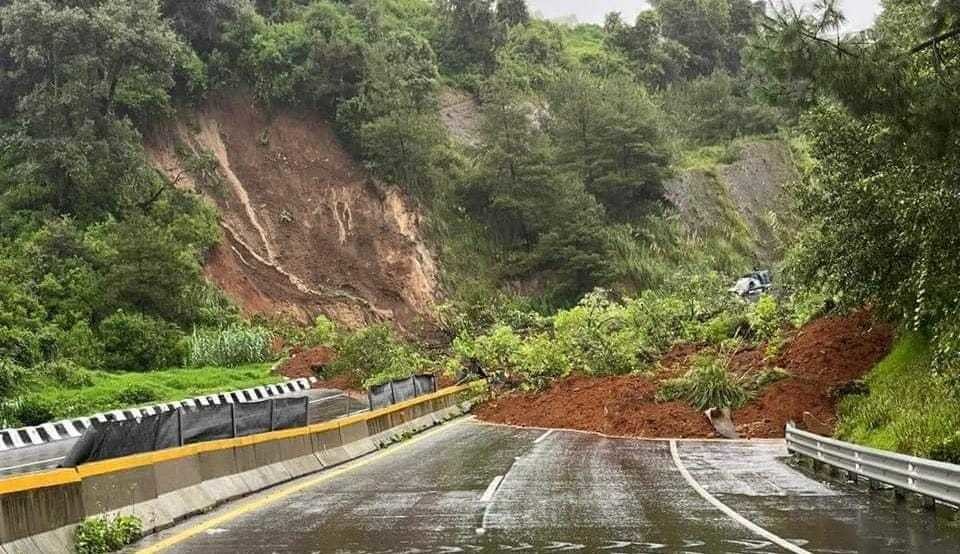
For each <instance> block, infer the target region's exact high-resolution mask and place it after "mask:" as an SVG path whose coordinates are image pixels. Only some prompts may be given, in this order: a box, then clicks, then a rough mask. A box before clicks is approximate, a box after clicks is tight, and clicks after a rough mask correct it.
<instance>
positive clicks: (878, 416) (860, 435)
mask: <svg viewBox="0 0 960 554" xmlns="http://www.w3.org/2000/svg"><path fill="white" fill-rule="evenodd" d="M933 356H934V353H933V349H932V347H931V346H930V343H929V341H928V340H927V339H925V338H924V337H923V336H921V335H918V334H915V333H908V334H905V335H904V336H902V337H901V338H900V340H899V341H898V342H897V344H896V345H895V346H894V350H893V352H891V353H890V355H889V356H888V357H887V358H886V359H885V360H883V361H882V362H881V363H880V364H878V365H877V367H876V368H875V369H874V370H873V371H872V372H871V373H870V375H869V377H867V379H866V385H867V389H868V391H869V392H868V393H867V394H858V395H853V396H850V397H848V398H846V399H845V400H844V401H843V403H842V404H841V406H840V416H841V424H840V428H839V430H838V431H837V434H838V436H839V437H840V438H842V439H845V440H851V441H854V442H858V443H860V444H864V445H867V446H872V447H874V448H881V449H884V450H894V451H897V452H903V453H906V454H911V455H914V456H923V457H927V458H933V459H936V460H940V461H944V462H950V463H954V464H960V413H957V410H956V407H957V397H956V391H955V385H954V384H953V383H951V382H950V380H949V378H948V377H947V376H945V375H937V374H936V373H934V372H932V371H930V368H931V366H932V365H933Z"/></svg>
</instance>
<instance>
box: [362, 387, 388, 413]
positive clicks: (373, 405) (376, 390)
mask: <svg viewBox="0 0 960 554" xmlns="http://www.w3.org/2000/svg"><path fill="white" fill-rule="evenodd" d="M367 398H369V399H370V409H371V410H379V409H380V408H386V407H387V406H390V405H391V404H393V391H392V389H391V388H390V383H387V384H385V385H378V386H376V387H370V388H369V389H367Z"/></svg>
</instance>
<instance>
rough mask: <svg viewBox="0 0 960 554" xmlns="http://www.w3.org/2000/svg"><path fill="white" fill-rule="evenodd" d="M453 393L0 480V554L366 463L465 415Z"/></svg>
mask: <svg viewBox="0 0 960 554" xmlns="http://www.w3.org/2000/svg"><path fill="white" fill-rule="evenodd" d="M469 391H470V388H469V387H453V388H450V389H445V390H442V391H439V392H436V393H433V394H430V395H426V396H421V397H418V398H414V399H411V400H408V401H406V402H402V403H399V404H395V405H393V406H390V407H388V408H384V409H382V410H377V411H375V412H370V413H365V414H358V415H356V416H352V417H348V418H344V419H340V420H335V421H331V422H327V423H322V424H318V425H311V426H308V427H302V428H298V429H288V430H284V431H275V432H271V433H264V434H262V435H255V436H250V437H241V438H235V439H225V440H218V441H211V442H205V443H199V444H194V445H189V446H183V447H179V448H171V449H169V450H162V451H158V452H149V453H145V454H137V455H134V456H128V457H125V458H117V459H113V460H105V461H102V462H94V463H90V464H85V465H82V466H80V467H78V468H75V469H61V470H53V471H47V472H43V473H37V474H31V475H24V476H17V477H12V478H8V479H2V480H0V554H11V553H18V554H19V553H25V554H37V553H43V554H46V553H49V552H69V551H71V550H72V549H73V546H72V545H73V535H74V532H75V529H76V527H77V525H78V524H80V523H81V522H82V521H83V520H84V519H86V518H90V517H97V516H104V515H105V516H114V515H118V514H123V515H135V516H137V517H139V518H140V519H141V521H142V522H143V527H144V532H145V533H152V532H155V531H158V530H161V529H163V528H165V527H168V526H171V525H173V524H174V523H176V522H178V521H180V520H182V519H184V518H186V517H189V516H191V515H195V514H198V513H202V512H205V511H208V510H211V509H213V508H214V507H216V506H218V505H220V504H222V503H224V502H227V501H230V500H233V499H235V498H238V497H241V496H244V495H248V494H251V493H254V492H257V491H260V490H263V489H266V488H269V487H272V486H275V485H277V484H279V483H283V482H285V481H290V480H293V479H296V478H298V477H302V476H304V475H308V474H311V473H315V472H318V471H322V470H323V469H325V468H329V467H332V466H335V465H338V464H342V463H344V462H347V461H350V460H354V459H357V458H360V457H362V456H365V455H367V454H369V453H371V452H373V451H375V450H377V449H378V448H381V447H383V446H384V445H386V444H389V443H390V442H393V441H394V440H395V439H396V438H397V437H399V436H403V435H406V434H411V433H415V432H418V431H421V430H423V429H426V428H428V427H431V426H433V425H436V424H438V423H440V422H442V421H445V420H446V419H449V418H450V417H452V416H453V415H455V414H458V413H463V412H464V411H465V410H467V409H469V401H465V399H464V398H463V395H465V394H468V393H469Z"/></svg>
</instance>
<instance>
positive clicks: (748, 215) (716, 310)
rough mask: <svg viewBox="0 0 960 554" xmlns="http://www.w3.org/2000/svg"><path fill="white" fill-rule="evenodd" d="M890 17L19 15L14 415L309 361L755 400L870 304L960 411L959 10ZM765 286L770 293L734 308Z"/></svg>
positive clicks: (283, 5)
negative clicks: (779, 367)
mask: <svg viewBox="0 0 960 554" xmlns="http://www.w3.org/2000/svg"><path fill="white" fill-rule="evenodd" d="M886 4H887V5H885V10H884V12H883V15H882V16H881V17H880V19H879V20H878V22H877V24H876V25H875V27H874V28H873V29H871V30H869V31H867V32H866V34H865V35H853V36H847V37H844V36H843V35H842V34H840V33H839V32H838V31H837V30H838V29H839V28H840V26H841V25H842V15H841V14H840V13H839V12H838V11H837V9H836V3H835V2H832V1H830V2H825V3H822V4H818V7H817V8H816V9H813V10H807V11H803V12H799V11H795V10H791V9H790V8H789V7H787V8H783V9H777V10H764V8H763V7H762V6H758V5H755V4H753V3H751V2H750V1H749V0H719V1H710V2H706V1H700V0H657V1H656V2H654V3H653V7H652V8H651V9H650V10H647V11H644V12H642V13H641V14H640V15H639V16H638V17H637V18H636V20H634V21H623V19H622V18H621V17H620V16H619V15H618V14H610V15H609V16H608V17H607V19H606V21H605V22H604V24H603V25H579V26H567V25H560V24H555V23H550V22H545V21H539V20H535V19H533V18H531V17H530V14H529V12H528V10H527V7H526V5H525V3H524V1H523V0H500V1H497V2H495V1H493V0H436V1H429V0H353V1H334V0H257V1H253V0H208V1H204V2H197V1H194V0H3V1H0V357H2V358H0V369H2V372H0V384H2V386H3V388H2V390H0V395H2V396H3V398H4V399H6V404H7V406H8V409H7V410H6V413H7V414H8V415H7V421H8V422H9V423H17V422H25V421H27V420H29V419H30V418H29V417H27V415H28V414H25V413H21V412H20V411H18V410H19V408H18V406H22V405H29V403H30V402H24V400H30V399H31V398H34V399H35V398H39V396H42V392H43V391H41V390H38V389H36V388H35V387H32V386H31V385H30V384H29V383H30V380H29V378H28V377H29V376H31V375H49V374H56V373H57V372H62V371H67V370H63V369H62V368H64V367H66V368H70V369H69V372H71V375H74V374H76V375H81V374H82V373H83V372H84V371H88V370H98V371H100V370H102V371H112V372H127V371H130V370H141V371H150V370H155V369H158V368H162V367H171V366H177V365H183V364H187V363H189V364H191V365H197V364H200V363H202V362H199V360H210V359H216V360H220V361H222V365H238V364H242V363H244V362H261V361H263V360H266V359H270V358H276V357H279V356H282V355H284V354H285V353H286V352H287V351H288V350H289V349H291V348H294V347H310V346H317V345H323V346H332V347H334V349H335V350H337V351H339V353H340V358H339V359H338V360H337V362H336V363H335V364H334V365H333V366H332V367H331V368H328V369H327V370H326V371H327V372H328V373H331V375H323V376H325V377H329V376H332V373H336V372H340V373H343V372H349V373H351V375H353V376H355V377H356V379H357V380H358V381H359V382H361V383H363V382H365V383H368V384H369V383H374V382H379V381H382V380H384V379H387V378H390V377H394V376H398V375H402V374H408V373H410V372H412V371H422V370H426V369H431V368H432V369H439V368H441V367H447V368H449V369H450V370H451V371H453V372H456V371H464V370H467V369H477V368H478V367H479V368H484V367H485V368H486V370H487V371H488V372H492V373H498V374H502V375H504V376H506V377H507V379H506V381H508V382H510V383H511V384H515V385H518V386H521V387H525V388H528V389H537V388H541V387H543V386H546V385H548V384H549V383H550V382H552V381H553V380H554V379H556V378H557V377H560V376H563V375H565V374H567V373H569V372H570V371H580V372H587V373H591V374H596V375H607V374H622V373H632V372H645V371H648V370H649V369H650V368H651V367H652V366H654V365H655V364H656V363H657V359H658V357H659V356H662V355H664V354H665V353H668V352H669V351H670V349H671V348H673V347H674V346H676V345H677V344H679V343H686V342H691V341H695V342H700V343H703V344H705V345H708V346H709V347H710V348H712V349H714V352H713V353H712V355H713V357H714V361H715V363H713V365H711V364H706V365H707V366H710V367H709V368H708V369H709V371H707V370H704V371H699V372H691V373H690V374H689V375H688V376H686V377H684V378H686V379H688V382H686V383H685V384H684V386H683V387H677V389H678V390H698V389H697V387H695V386H694V385H696V384H697V383H695V382H694V381H695V380H697V379H701V378H703V379H704V382H707V381H709V382H712V383H714V384H715V385H716V386H717V387H728V388H729V385H730V384H731V383H730V382H729V380H730V379H732V377H730V376H729V375H728V373H729V372H727V373H725V372H724V371H725V370H724V368H725V367H726V365H725V361H724V358H725V357H729V356H730V355H731V353H732V352H736V351H737V349H738V347H737V346H736V345H737V344H741V345H742V344H743V343H747V344H752V345H754V347H759V346H757V345H760V344H767V345H772V346H770V347H771V348H774V349H776V346H777V344H778V343H780V344H782V340H781V339H783V337H784V336H786V335H787V334H789V332H790V328H791V325H797V326H799V325H802V324H803V323H805V322H807V321H809V320H810V319H811V318H812V317H814V316H817V315H820V314H822V313H824V312H826V311H829V310H840V311H849V310H854V309H860V308H862V307H864V306H870V307H871V308H872V310H873V313H875V314H876V315H877V316H879V317H880V318H881V319H885V320H887V321H889V322H892V323H895V324H898V325H900V326H901V327H902V328H905V329H906V328H909V329H910V330H912V331H913V332H914V333H916V336H918V337H922V338H921V339H917V340H922V341H926V342H928V343H929V344H930V352H931V356H930V358H929V359H930V363H929V364H928V365H929V367H927V368H926V370H927V371H928V372H930V373H931V374H936V375H937V376H938V377H937V378H938V379H941V378H942V382H943V383H945V385H944V386H945V389H944V390H946V391H948V394H955V393H957V392H960V391H958V389H960V387H957V386H955V383H956V382H957V379H956V375H957V370H956V369H955V368H957V367H958V363H960V361H958V360H957V358H956V356H957V354H956V353H957V352H958V351H960V346H958V344H957V342H958V336H960V335H958V331H957V329H958V326H957V322H956V314H957V313H960V310H958V309H957V308H958V306H957V302H958V299H957V296H956V293H955V291H956V290H957V285H958V283H956V280H957V278H958V277H957V275H960V271H958V269H960V268H957V267H956V264H957V263H960V262H958V260H960V256H957V252H958V247H960V245H958V244H957V243H956V240H957V239H956V237H957V234H956V233H955V232H953V231H954V230H953V227H952V225H953V224H954V223H953V222H955V221H956V220H957V217H956V216H957V212H958V209H960V205H958V202H957V196H956V194H954V189H955V187H956V185H957V179H958V177H957V175H958V168H957V163H956V159H954V158H955V156H950V155H949V153H951V152H953V151H955V150H956V149H957V147H958V146H960V142H958V141H960V138H958V137H960V136H958V134H957V133H958V131H957V129H960V121H958V120H957V118H958V117H960V113H958V112H957V110H956V106H957V100H958V99H957V94H958V93H957V91H958V90H960V87H958V86H957V84H958V83H957V79H958V77H957V64H958V63H960V61H958V54H960V51H958V48H960V47H958V41H957V37H958V36H960V30H958V29H960V13H958V8H957V6H956V2H950V1H947V0H936V1H934V0H916V1H913V2H907V3H903V2H892V1H891V2H887V3H886ZM838 37H839V38H838ZM783 260H785V263H784V264H783V265H782V266H780V263H779V262H781V261H783ZM757 265H765V266H768V267H772V266H777V267H776V269H777V270H778V271H777V276H778V285H779V286H778V290H777V296H776V298H774V297H766V298H763V299H761V300H760V302H758V303H757V304H756V305H749V306H748V305H745V304H743V303H742V302H740V301H738V300H736V299H734V298H731V297H729V295H728V294H727V293H726V292H725V291H726V288H727V287H729V286H730V285H731V284H732V279H733V278H735V277H736V276H738V275H739V274H741V273H743V272H744V271H747V270H749V269H750V268H751V267H752V266H757ZM788 320H790V321H788ZM305 324H306V325H305ZM251 338H256V340H255V343H256V344H257V345H260V346H258V347H257V348H252V349H251V348H249V346H250V344H251V342H250V339H251ZM244 352H249V354H248V355H244V354H243V353H244ZM218 365H220V364H218ZM58 368H59V369H58ZM769 369H771V370H774V369H776V368H769ZM223 371H224V372H228V371H230V370H228V369H224V370H223ZM707 378H709V379H707ZM708 392H709V391H708ZM873 394H876V395H881V396H882V395H885V394H888V393H886V392H884V389H883V388H882V387H877V389H876V390H875V391H874V393H873ZM703 397H708V398H718V397H719V396H717V395H712V394H707V395H703ZM724 397H729V398H739V397H740V395H739V394H732V395H724ZM841 428H843V422H841ZM895 446H896V445H895ZM898 447H899V446H898Z"/></svg>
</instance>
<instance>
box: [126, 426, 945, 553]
mask: <svg viewBox="0 0 960 554" xmlns="http://www.w3.org/2000/svg"><path fill="white" fill-rule="evenodd" d="M673 449H676V452H677V455H676V457H674V454H673V452H672V450H673ZM785 454H786V453H785V451H784V447H783V443H782V441H754V442H744V441H737V442H722V441H713V442H699V441H693V442H678V443H675V444H671V443H670V442H669V441H639V440H632V439H626V440H621V439H607V438H603V437H599V436H596V435H592V434H585V433H573V432H561V431H557V432H551V433H549V434H545V433H544V432H542V431H537V430H532V429H517V428H511V427H502V426H493V425H485V424H481V423H478V422H472V421H469V420H466V421H465V420H460V421H458V422H454V423H452V424H448V425H447V426H445V427H441V428H440V429H438V430H435V431H432V432H429V433H428V434H426V435H424V436H421V437H418V438H414V439H413V440H411V441H408V442H404V443H401V444H400V445H398V446H395V447H392V448H390V449H388V450H385V451H382V452H381V453H379V454H375V455H373V457H371V458H366V459H362V460H359V461H358V462H355V463H354V464H348V465H347V466H344V467H342V468H340V469H335V470H333V472H332V473H330V474H328V476H327V477H324V474H323V473H321V474H319V475H318V476H315V477H307V478H305V479H304V480H302V481H299V482H294V483H291V484H290V485H287V486H285V487H280V488H279V489H278V490H275V491H268V492H267V493H264V494H262V495H259V496H257V497H254V498H251V499H249V500H247V501H241V502H240V503H238V504H235V505H228V506H226V507H224V508H222V509H220V510H218V511H215V512H213V513H211V514H209V515H208V516H203V517H201V518H197V519H194V520H189V521H187V522H184V523H183V524H181V525H179V526H178V527H175V528H173V529H170V530H168V531H165V532H163V533H161V534H160V535H158V536H154V537H149V538H148V539H146V540H145V541H144V542H143V543H141V544H140V545H138V546H139V547H141V548H149V547H151V546H163V547H164V548H162V549H158V551H162V552H190V553H194V552H196V553H201V552H203V553H208V552H249V553H258V552H271V553H272V552H304V553H306V552H339V553H352V554H360V553H400V552H403V553H413V552H417V553H426V552H450V553H453V552H552V551H579V552H621V553H634V552H636V553H658V552H687V553H692V554H711V553H717V554H719V553H750V552H753V553H756V552H765V553H779V552H787V551H788V550H786V549H785V548H784V546H783V544H788V545H790V546H791V547H793V548H794V550H792V551H793V552H798V551H799V552H811V553H821V552H844V553H850V554H857V553H864V554H867V553H875V552H884V553H897V552H902V553H915V552H924V553H925V554H939V553H955V552H957V551H958V548H960V532H958V530H957V529H955V528H953V527H951V526H950V525H948V524H946V523H945V522H942V521H939V520H938V519H937V518H935V517H933V516H931V514H929V513H926V512H913V511H910V510H909V509H908V508H907V507H905V506H904V505H893V504H890V503H888V502H885V501H882V500H879V499H874V498H873V497H871V496H869V495H866V494H861V493H860V492H857V491H853V490H849V489H845V488H840V487H833V486H828V485H825V484H823V483H820V482H818V481H816V480H814V479H811V478H809V477H808V476H806V475H804V474H802V473H799V472H798V471H796V470H794V469H793V468H791V467H790V466H788V465H787V464H786V463H784V460H783V456H784V455H785ZM681 467H683V468H684V469H685V471H687V472H688V473H689V475H690V476H691V478H692V479H693V480H694V482H695V483H697V485H698V486H699V487H700V488H701V489H702V490H697V489H696V488H694V486H693V485H692V484H691V483H690V481H687V479H686V477H685V476H684V474H683V472H682V471H681V469H680V468H681ZM338 472H339V473H338ZM285 491H286V492H285ZM704 493H706V494H708V495H711V496H712V497H714V498H715V499H717V500H719V501H720V502H721V503H722V505H725V506H726V507H727V508H728V509H729V510H732V511H733V512H734V513H735V514H738V515H739V516H740V517H742V518H743V519H744V520H746V521H747V522H748V523H750V524H752V525H755V526H759V528H761V530H765V531H766V532H768V533H769V534H771V535H772V536H773V537H774V538H776V539H777V540H779V541H780V542H779V543H775V542H773V540H766V539H764V538H762V537H760V536H758V535H757V534H755V533H754V532H753V531H751V530H750V529H749V528H748V527H747V526H745V525H744V524H743V523H742V522H740V521H738V520H737V519H735V518H734V517H732V516H731V515H730V513H728V512H724V511H721V509H719V508H718V507H716V506H715V505H713V504H711V503H709V502H708V501H707V500H706V499H705V497H704V496H703V494H704Z"/></svg>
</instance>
